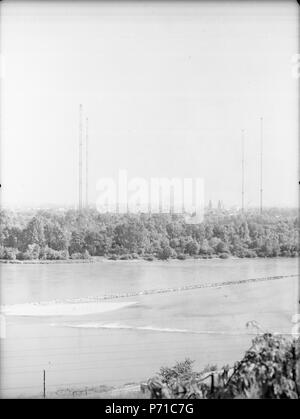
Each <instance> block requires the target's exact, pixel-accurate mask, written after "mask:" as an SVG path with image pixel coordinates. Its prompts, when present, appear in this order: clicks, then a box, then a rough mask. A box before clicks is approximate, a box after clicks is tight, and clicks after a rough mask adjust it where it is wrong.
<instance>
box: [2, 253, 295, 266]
mask: <svg viewBox="0 0 300 419" xmlns="http://www.w3.org/2000/svg"><path fill="white" fill-rule="evenodd" d="M298 257H299V255H296V256H272V257H266V256H256V257H251V258H249V257H248V258H247V257H243V258H241V257H238V256H228V257H227V258H222V257H219V256H213V257H209V258H208V257H192V256H188V257H186V258H185V259H178V258H170V259H166V260H163V259H159V258H156V257H153V259H152V260H149V259H147V258H143V257H141V258H136V259H121V258H119V259H114V258H110V257H105V256H92V257H91V258H89V259H60V260H51V259H32V260H30V259H28V260H19V259H14V260H9V259H0V264H12V265H53V264H54V265H56V264H80V263H87V264H89V263H109V262H112V263H116V262H119V263H120V262H123V263H124V262H126V263H140V262H148V263H152V262H164V263H170V262H171V263H172V262H185V261H192V260H194V261H197V260H201V261H204V260H206V261H210V260H245V259H246V260H253V259H255V260H257V259H282V258H285V259H286V258H288V259H297V258H298Z"/></svg>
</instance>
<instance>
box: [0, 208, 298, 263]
mask: <svg viewBox="0 0 300 419" xmlns="http://www.w3.org/2000/svg"><path fill="white" fill-rule="evenodd" d="M0 222H1V230H0V249H1V252H0V256H1V258H2V259H14V258H18V259H36V258H41V259H63V258H68V257H69V256H70V257H72V258H75V259H76V258H85V257H89V255H92V256H106V257H110V258H115V259H117V258H122V259H124V258H125V259H126V258H127V259H128V258H132V257H135V258H136V257H144V258H146V259H147V260H151V259H153V258H154V257H157V258H160V259H169V258H176V257H177V258H179V259H184V258H185V257H199V256H200V257H205V258H206V257H213V256H218V257H222V258H225V257H228V255H233V256H237V257H256V256H258V257H276V256H296V255H297V254H298V253H299V242H298V235H299V234H298V233H299V224H298V218H297V213H296V212H294V211H293V210H290V211H287V210H284V211H279V210H277V212H276V211H275V210H269V211H265V213H264V214H263V215H260V214H258V213H257V212H249V213H245V214H240V213H236V214H228V213H226V211H224V210H223V211H222V213H221V214H220V212H215V213H214V212H213V211H210V212H208V213H207V214H206V216H205V218H204V221H203V222H202V223H200V224H195V225H194V224H188V223H186V221H185V219H184V217H183V216H181V215H177V214H153V215H150V214H99V213H98V212H97V211H96V210H84V211H82V212H78V211H75V210H70V211H62V212H58V211H54V210H53V211H38V212H36V213H33V212H26V213H14V212H10V211H3V210H2V211H0ZM56 252H58V253H56Z"/></svg>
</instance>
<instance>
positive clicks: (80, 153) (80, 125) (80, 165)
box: [78, 104, 82, 211]
mask: <svg viewBox="0 0 300 419" xmlns="http://www.w3.org/2000/svg"><path fill="white" fill-rule="evenodd" d="M78 169H79V171H78V186H79V190H78V192H79V201H78V208H79V210H80V211H81V210H82V105H81V104H80V105H79V162H78Z"/></svg>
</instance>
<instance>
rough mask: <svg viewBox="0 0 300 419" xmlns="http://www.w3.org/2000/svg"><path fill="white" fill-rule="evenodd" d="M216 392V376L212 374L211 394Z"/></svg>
mask: <svg viewBox="0 0 300 419" xmlns="http://www.w3.org/2000/svg"><path fill="white" fill-rule="evenodd" d="M214 390H215V375H214V373H212V375H211V387H210V391H211V393H213V392H214Z"/></svg>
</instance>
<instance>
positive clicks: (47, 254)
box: [40, 247, 69, 260]
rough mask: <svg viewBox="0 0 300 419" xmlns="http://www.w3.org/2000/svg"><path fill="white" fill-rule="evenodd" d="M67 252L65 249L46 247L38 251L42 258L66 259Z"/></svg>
mask: <svg viewBox="0 0 300 419" xmlns="http://www.w3.org/2000/svg"><path fill="white" fill-rule="evenodd" d="M68 257H69V253H68V251H67V250H53V249H51V248H50V247H46V248H45V249H43V251H41V252H40V258H41V259H44V260H65V259H68Z"/></svg>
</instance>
